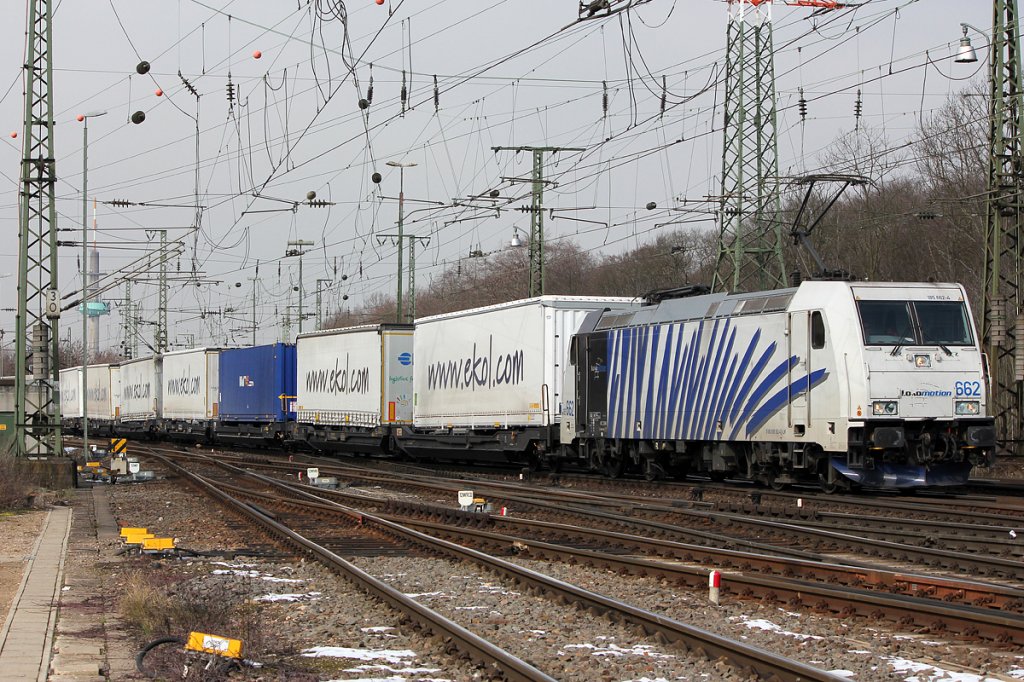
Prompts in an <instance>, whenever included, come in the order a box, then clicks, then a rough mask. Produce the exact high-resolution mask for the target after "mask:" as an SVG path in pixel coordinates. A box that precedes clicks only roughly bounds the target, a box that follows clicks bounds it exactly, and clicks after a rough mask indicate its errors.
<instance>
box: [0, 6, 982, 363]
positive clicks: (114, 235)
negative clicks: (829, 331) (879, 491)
mask: <svg viewBox="0 0 1024 682" xmlns="http://www.w3.org/2000/svg"><path fill="white" fill-rule="evenodd" d="M57 4H58V8H57V11H56V14H55V17H54V34H53V35H54V38H53V55H54V57H53V58H54V83H53V87H52V92H53V98H54V116H55V119H56V133H55V136H56V150H57V175H58V183H57V195H58V202H57V207H58V211H59V226H60V227H61V228H67V229H71V230H75V232H70V233H61V236H60V238H61V239H66V240H76V241H77V240H78V239H79V234H78V233H77V230H78V229H79V228H80V225H81V219H82V215H81V213H82V208H81V205H82V204H81V189H82V124H81V123H79V122H77V121H76V120H75V116H76V115H77V114H80V113H87V112H92V111H102V110H106V111H108V112H109V113H108V114H107V115H106V116H102V117H98V118H95V119H93V120H92V122H91V124H90V126H89V134H90V144H89V194H90V196H91V197H92V196H94V197H96V198H97V199H98V200H99V201H100V202H103V201H110V200H128V201H132V202H151V203H160V204H172V205H177V206H162V207H145V208H143V207H136V208H131V209H124V208H115V207H111V206H107V205H103V204H100V206H99V210H98V222H99V233H98V242H99V245H100V248H101V253H102V270H103V271H116V270H119V269H121V268H124V267H125V266H126V265H127V264H129V263H130V262H132V261H134V260H135V259H137V258H139V257H140V256H141V255H143V254H145V253H146V252H147V250H149V249H150V248H151V246H152V245H151V244H150V243H148V242H147V232H146V229H147V228H150V229H161V228H166V229H168V230H169V234H170V235H171V239H172V241H174V240H180V241H181V242H182V244H183V255H182V256H181V257H180V258H175V259H173V260H172V262H171V264H170V271H171V273H172V274H173V275H174V277H175V280H176V281H175V282H174V284H173V286H172V289H171V311H172V312H171V315H170V320H171V329H170V340H171V342H172V344H183V343H186V342H187V341H189V340H190V337H189V335H194V336H195V338H196V341H197V343H201V344H225V343H227V344H241V343H246V342H248V341H249V340H250V339H251V334H250V333H249V332H248V331H247V330H246V328H247V327H249V326H251V324H252V322H251V309H252V301H253V298H252V297H253V285H252V282H251V278H253V277H254V275H255V268H256V262H257V259H258V260H259V261H260V269H259V275H260V282H259V283H258V285H257V304H258V305H257V312H256V318H257V319H256V324H257V327H258V330H259V331H258V334H257V339H258V341H259V342H261V343H262V342H270V341H273V340H276V339H277V338H278V337H279V335H280V327H279V326H278V325H279V321H280V320H279V318H280V316H281V315H282V314H283V312H284V307H285V306H286V305H287V304H288V303H289V298H288V291H289V289H290V288H291V287H293V286H298V260H297V259H296V258H283V256H284V253H285V251H286V249H287V242H288V241H289V240H296V239H305V240H310V241H313V242H314V243H315V246H313V247H307V254H306V256H305V257H304V263H303V271H304V272H303V282H304V289H305V297H304V303H305V306H306V311H305V312H310V311H311V310H312V308H313V304H314V298H315V296H314V290H315V288H316V282H317V280H318V279H322V280H331V281H332V282H334V284H333V285H330V286H329V289H328V290H327V292H326V293H325V295H324V300H325V303H326V304H327V306H328V307H329V308H331V309H333V308H336V307H337V306H339V305H342V301H341V296H342V295H343V294H347V295H348V296H349V300H348V301H347V303H346V304H347V305H359V304H361V303H362V302H363V301H365V300H366V298H367V297H368V296H373V295H379V294H392V295H393V292H394V288H395V270H396V265H397V263H396V247H395V245H394V243H393V240H391V239H388V238H385V237H381V235H385V234H390V233H393V232H395V229H396V225H395V223H396V220H397V212H398V209H397V196H398V192H399V172H398V170H397V169H395V168H390V167H388V166H387V165H386V161H389V160H395V161H403V162H407V163H416V164H417V165H416V166H415V167H410V168H408V169H406V170H405V171H404V176H405V178H404V180H405V195H406V198H407V203H406V214H407V220H406V226H405V227H406V231H407V232H409V233H413V234H416V235H418V236H423V237H429V243H423V244H421V245H420V246H419V248H418V250H417V266H418V268H417V275H418V276H417V281H418V286H419V287H421V288H422V287H426V286H427V285H428V284H429V281H430V278H431V277H432V276H437V275H438V274H439V273H441V272H442V271H443V270H444V268H445V267H448V266H451V265H452V264H453V263H455V262H457V261H458V259H460V258H465V257H467V256H468V254H469V253H470V252H471V251H482V252H484V253H490V252H494V251H497V250H499V249H503V248H508V243H509V240H510V239H511V237H512V234H513V226H517V227H519V228H521V229H524V230H527V231H528V230H529V218H528V216H527V215H526V214H523V213H521V212H519V211H517V210H515V209H516V208H518V207H520V206H526V205H528V203H529V201H528V193H529V186H528V185H525V184H523V183H521V182H517V181H516V179H522V178H527V177H528V176H529V174H530V171H531V159H530V156H529V155H528V154H514V153H512V152H501V153H498V154H495V153H494V152H492V151H491V148H492V147H495V146H528V145H532V146H560V147H578V148H583V149H585V150H586V151H584V152H563V153H561V154H559V155H557V156H551V157H549V159H548V161H547V163H546V166H545V173H546V175H547V177H549V178H550V179H552V180H554V181H555V182H556V183H557V184H556V185H554V186H551V187H549V188H548V189H547V190H546V194H545V205H546V207H549V208H556V209H559V210H558V211H556V219H555V220H550V221H548V222H547V237H548V239H572V240H575V241H576V242H577V243H579V244H580V245H581V246H582V247H583V248H585V249H590V250H593V251H594V252H596V253H615V252H620V251H623V250H625V249H628V248H632V247H634V246H636V245H638V244H641V243H644V242H646V241H650V240H652V239H653V238H655V237H656V236H657V235H658V234H660V233H661V232H662V231H664V230H671V229H673V228H675V227H678V226H661V227H656V226H658V225H662V224H663V223H667V222H670V221H673V220H686V221H696V222H691V223H690V224H694V225H698V226H702V227H704V228H706V229H715V225H714V217H713V214H712V212H711V211H712V209H713V204H709V203H702V201H703V199H704V198H705V197H707V196H709V195H715V194H717V193H718V191H719V182H720V180H719V174H720V171H721V147H722V139H721V137H722V135H721V132H720V131H721V126H722V108H721V102H722V95H723V90H722V87H721V85H719V86H718V87H714V84H715V83H716V82H718V83H721V82H722V81H723V80H724V47H725V37H726V17H727V6H726V4H725V3H724V2H720V1H718V0H676V1H673V0H651V1H650V2H648V3H646V4H643V5H642V6H640V7H637V8H635V9H634V10H633V11H631V12H630V13H628V14H620V15H617V16H614V17H611V18H594V19H590V20H587V21H577V6H576V3H575V2H573V1H569V0H440V1H432V2H423V1H422V0H404V2H397V1H394V0H388V2H385V4H384V5H381V6H379V5H377V4H375V3H374V2H373V0H358V2H352V1H351V0H350V1H349V2H347V3H345V4H346V5H347V9H348V23H349V29H350V30H349V38H350V42H351V54H352V55H354V58H355V63H356V65H357V69H356V75H357V78H358V82H359V88H360V93H361V94H357V90H356V86H355V84H354V83H353V79H352V77H351V76H350V74H349V67H348V63H349V59H348V57H347V56H346V54H347V52H348V49H347V48H346V47H345V44H344V39H343V33H344V32H343V26H342V23H341V21H340V20H339V19H338V18H337V16H335V15H334V14H333V13H332V8H333V7H334V6H340V5H341V3H339V2H335V3H331V2H327V1H326V0H325V1H324V2H321V3H320V6H319V9H320V10H321V11H320V12H319V13H318V12H317V11H316V9H317V8H316V6H315V5H314V6H310V5H307V4H305V0H302V2H296V1H295V0H277V1H275V2H269V1H263V2H254V1H253V0H245V1H241V0H232V1H230V2H227V1H225V0H204V1H203V2H200V1H198V0H166V1H164V2H138V1H133V2H128V1H127V0H107V1H103V0H93V1H91V2H59V3H57ZM857 4H859V5H860V6H859V7H857V8H851V9H846V10H844V11H841V12H831V13H824V14H816V13H815V12H814V11H813V10H810V9H807V8H790V7H786V6H781V5H779V6H776V7H775V9H774V22H775V34H774V35H775V44H776V48H777V55H776V72H777V89H778V104H779V123H778V128H779V156H780V171H781V173H782V174H783V175H790V174H796V173H801V172H806V171H815V170H819V169H821V163H822V161H821V156H822V152H823V151H824V150H827V149H828V148H829V147H830V145H832V144H833V143H834V141H835V140H836V138H837V137H838V136H840V135H843V134H847V133H849V132H850V131H851V130H852V129H853V128H854V126H855V125H856V123H857V122H856V120H855V118H854V102H855V100H856V92H857V90H858V89H860V90H861V91H862V98H863V118H862V119H861V121H860V125H861V126H862V127H864V128H867V129H871V130H873V131H876V132H880V133H884V134H885V136H886V137H887V138H888V139H889V140H890V141H891V142H893V143H899V142H900V141H901V140H904V139H905V138H907V137H908V136H910V135H912V134H913V132H914V129H915V127H916V125H917V124H918V122H919V120H920V118H921V116H927V115H928V114H929V112H931V111H932V110H934V109H936V108H937V107H939V106H941V105H942V103H943V102H944V101H945V100H946V98H947V97H949V96H950V94H951V93H954V92H956V91H957V90H959V89H960V88H962V87H964V86H965V85H966V83H967V82H968V81H967V80H954V79H970V78H971V77H972V76H974V77H975V78H976V79H980V78H983V77H984V76H985V73H984V69H983V68H982V69H981V70H980V71H979V70H978V69H976V68H975V67H977V66H980V65H981V64H980V63H979V65H974V66H965V65H958V64H954V63H953V62H952V60H951V58H950V56H951V55H952V54H953V53H954V52H955V49H956V46H957V44H958V40H959V38H960V22H961V21H965V22H969V23H971V24H973V25H974V26H977V27H978V28H980V29H981V30H983V31H985V32H988V31H989V30H990V25H991V7H990V3H986V2H978V1H975V2H964V1H963V0H917V1H916V2H915V1H912V0H909V1H908V0H870V1H863V0H862V1H861V2H859V3H857ZM7 7H8V9H7V13H6V17H7V21H6V22H4V23H3V25H2V27H0V31H2V32H3V35H2V39H0V94H2V95H3V96H2V99H0V120H3V121H5V122H6V123H5V124H4V125H6V128H7V131H18V138H17V139H12V138H11V137H10V136H9V135H8V134H7V133H6V132H5V134H4V135H3V137H2V138H0V139H3V140H4V144H3V145H2V146H0V174H2V175H0V182H2V183H3V185H2V186H3V195H2V197H0V204H2V206H3V208H4V210H3V212H2V214H0V230H2V231H3V235H4V237H5V239H4V243H5V244H7V245H8V246H7V248H6V249H3V251H2V253H0V300H2V307H3V308H5V309H7V308H12V307H14V306H15V305H16V300H15V278H14V276H13V275H14V273H15V272H16V269H17V251H16V240H17V231H18V229H17V215H18V214H17V197H18V176H19V172H20V169H19V159H20V155H21V149H20V144H21V141H22V134H21V130H22V117H23V109H24V100H23V96H22V64H23V61H24V53H23V50H24V38H25V17H24V11H25V10H24V3H14V2H8V3H7ZM971 36H972V38H973V40H974V43H975V45H976V46H977V47H978V48H979V55H980V56H981V57H982V58H984V55H985V51H984V50H983V49H982V48H983V47H984V46H985V45H986V44H987V39H986V38H984V37H982V36H980V35H979V34H977V33H976V32H974V31H972V32H971ZM257 50H258V51H259V52H260V53H261V57H260V58H259V59H255V58H254V57H253V53H254V52H255V51H257ZM141 59H145V60H148V61H149V62H150V63H151V64H152V70H151V71H150V72H149V74H148V75H146V76H140V75H138V74H136V72H135V67H136V64H137V63H138V62H139V61H140V60H141ZM929 61H930V62H931V63H930V65H927V66H926V64H928V62H929ZM371 63H372V65H373V68H372V69H371V67H370V65H371ZM403 68H404V70H405V71H406V73H405V79H406V88H407V92H408V94H409V96H408V106H409V107H411V108H409V109H408V110H407V111H405V112H404V114H403V113H402V105H401V99H400V93H401V89H402V80H403V73H402V72H403ZM179 71H180V72H181V74H182V75H183V76H184V77H185V78H186V79H188V81H189V82H190V83H191V85H192V86H193V87H194V88H195V89H196V91H197V92H198V93H199V95H200V98H199V109H198V111H199V114H198V123H199V129H200V135H199V195H198V203H199V204H200V205H201V206H202V207H203V210H202V220H201V229H200V230H199V231H198V232H196V231H194V230H192V229H191V227H192V226H193V225H194V223H195V211H194V210H193V209H192V208H191V206H192V204H193V203H194V201H195V199H196V196H195V183H196V141H195V128H196V122H195V116H196V112H197V102H196V98H195V97H194V96H193V95H192V94H190V93H189V92H188V91H187V90H186V88H185V86H184V84H183V83H182V81H181V80H180V79H179V77H178V73H179ZM229 73H230V82H231V83H233V84H234V86H235V87H236V88H237V96H236V98H235V102H234V104H233V106H232V105H231V104H230V103H229V101H228V99H227V96H226V88H227V85H228V83H229ZM371 74H372V78H373V88H374V92H373V102H372V104H371V105H370V107H369V109H368V110H367V111H368V117H367V118H366V119H364V118H363V117H362V115H361V110H360V109H359V106H358V101H359V99H360V97H366V91H367V88H368V86H369V82H370V77H371ZM435 75H436V77H437V81H438V91H439V95H438V106H437V109H436V110H435V103H434V85H433V77H434V76H435ZM663 76H664V77H665V82H666V83H667V89H668V92H667V95H666V100H667V107H666V110H665V112H664V115H662V114H661V111H660V107H661V99H662V91H661V83H662V77H663ZM602 82H605V83H606V84H607V86H606V87H605V86H603V85H602ZM800 88H803V90H804V93H805V97H806V99H807V100H808V101H809V104H808V117H807V120H806V122H804V123H802V122H801V121H800V118H799V115H798V113H797V106H796V104H797V99H798V98H799V95H798V91H799V89H800ZM157 89H161V90H162V92H163V93H164V94H163V96H162V97H158V96H156V94H155V92H156V90H157ZM4 93H5V94H4ZM606 93H607V101H608V108H607V112H605V111H604V106H603V101H604V97H605V94H606ZM135 111H143V112H145V114H146V120H145V122H144V123H142V124H141V125H134V124H132V123H131V122H130V120H129V119H130V116H131V114H132V112H135ZM0 129H3V128H2V127H0ZM375 171H376V172H380V173H381V174H382V175H383V181H382V182H381V184H380V185H376V186H375V185H373V183H372V182H371V180H370V177H371V174H372V173H373V172H375ZM494 189H497V190H498V191H499V194H500V199H499V201H497V202H490V201H485V200H481V199H476V200H473V201H470V200H469V199H470V198H471V197H474V196H477V195H481V194H484V193H486V192H488V191H490V190H494ZM309 191H315V192H316V193H317V197H318V198H319V199H323V200H328V201H330V202H333V203H334V205H333V206H330V207H325V208H311V207H308V206H302V205H300V206H299V207H298V208H297V209H296V210H294V211H293V210H292V209H291V204H288V203H284V202H282V201H279V200H285V201H298V202H302V201H304V200H305V197H306V193H307V192H309ZM257 193H258V194H259V195H260V196H259V197H256V196H254V194H257ZM521 197H527V198H526V199H523V200H517V199H519V198H521ZM684 199H685V200H686V203H685V208H686V209H688V211H689V212H677V211H671V210H669V209H674V208H682V207H684V203H683V200H684ZM650 201H654V202H657V204H658V209H657V210H655V211H647V210H646V209H645V208H644V206H645V205H646V204H647V203H648V202H650ZM427 202H434V203H427ZM90 203H91V202H90ZM455 203H458V204H463V205H461V206H453V204H455ZM491 205H493V206H494V207H496V208H500V209H501V210H500V211H498V210H494V209H486V207H487V206H491ZM179 206H180V207H179ZM481 207H483V208H481ZM275 209H276V210H275ZM282 209H283V210H282ZM413 211H416V212H415V213H413ZM569 218H576V219H577V220H569ZM90 221H91V216H90ZM584 221H591V222H584ZM150 234H151V233H150ZM59 253H60V259H59V261H60V281H61V289H62V293H69V292H71V291H72V290H73V289H75V288H79V287H80V286H81V280H80V275H79V262H78V261H79V253H80V249H79V248H76V247H63V248H61V249H60V252H59ZM980 257H981V256H980V254H979V260H980ZM193 272H195V273H198V279H197V278H196V276H194V275H193ZM8 273H11V275H12V276H10V277H3V276H4V275H6V274H8ZM342 274H344V275H346V276H347V278H348V279H347V280H346V281H344V282H341V281H340V277H341V275H342ZM236 283H240V284H241V285H242V286H241V287H236V286H235V284H236ZM197 284H198V286H197ZM525 293H526V292H525V291H524V292H523V294H524V295H525ZM623 293H624V294H631V293H633V292H623ZM133 294H134V297H135V299H136V300H137V301H140V300H141V301H142V303H143V305H144V315H143V317H144V318H145V319H146V320H154V319H155V311H154V308H155V305H156V288H155V286H153V285H151V284H145V283H140V284H138V285H136V286H135V287H134V290H133ZM122 295H123V289H122V288H121V287H118V288H116V289H114V290H113V291H111V292H110V293H109V294H107V295H106V296H105V298H107V299H108V300H111V299H120V297H121V296H122ZM290 303H291V304H292V305H294V304H297V303H298V294H291V297H290ZM225 309H234V310H236V311H237V312H236V313H228V314H226V315H218V314H208V313H209V312H210V311H214V313H216V312H217V311H224V310H225ZM204 312H205V313H207V314H205V316H204ZM293 317H294V315H293ZM120 320H121V316H120V312H119V310H118V309H117V308H116V307H115V308H114V310H113V312H112V314H111V315H110V316H108V317H106V318H104V319H103V321H102V322H101V325H102V327H101V329H102V333H101V346H102V347H108V346H115V345H117V344H118V343H119V341H120V340H121V330H120ZM314 324H315V321H314V320H307V321H306V322H305V323H304V329H305V330H307V331H308V330H311V329H312V328H313V326H314ZM61 326H62V328H61V336H62V337H65V336H66V335H67V334H69V333H70V335H71V337H72V338H75V339H77V338H79V337H80V328H81V327H80V317H79V316H78V315H77V314H76V313H74V312H69V313H66V314H65V315H64V317H63V318H62V320H61ZM13 328H14V315H13V314H12V313H10V312H7V311H4V312H2V313H0V329H3V330H5V332H7V333H6V334H5V336H4V340H3V342H4V344H5V346H7V345H9V344H10V343H11V339H12V337H13ZM140 329H141V331H142V333H143V335H144V336H145V337H146V338H147V339H150V338H151V336H152V327H151V326H143V327H141V328H140ZM69 330H70V331H69ZM295 331H297V325H295V326H293V328H292V333H293V334H294V333H295ZM143 347H144V346H143Z"/></svg>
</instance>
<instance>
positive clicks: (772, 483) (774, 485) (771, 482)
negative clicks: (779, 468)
mask: <svg viewBox="0 0 1024 682" xmlns="http://www.w3.org/2000/svg"><path fill="white" fill-rule="evenodd" d="M768 487H769V488H771V489H772V490H774V491H775V492H779V491H780V490H782V489H784V488H785V487H786V483H785V482H783V481H780V480H779V479H778V478H777V477H776V476H775V474H771V475H770V476H769V478H768Z"/></svg>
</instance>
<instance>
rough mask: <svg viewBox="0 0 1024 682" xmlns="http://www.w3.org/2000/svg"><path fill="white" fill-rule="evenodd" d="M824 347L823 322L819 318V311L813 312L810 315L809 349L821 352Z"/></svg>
mask: <svg viewBox="0 0 1024 682" xmlns="http://www.w3.org/2000/svg"><path fill="white" fill-rule="evenodd" d="M824 347H825V320H824V319H823V318H822V317H821V311H818V310H815V311H814V312H812V313H811V348H812V349H814V350H821V349H822V348H824Z"/></svg>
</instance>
